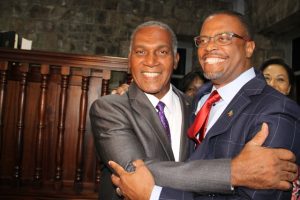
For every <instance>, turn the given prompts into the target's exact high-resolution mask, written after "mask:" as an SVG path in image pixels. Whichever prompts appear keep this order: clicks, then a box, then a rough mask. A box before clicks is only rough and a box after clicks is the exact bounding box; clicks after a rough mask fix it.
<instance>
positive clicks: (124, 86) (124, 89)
mask: <svg viewBox="0 0 300 200" xmlns="http://www.w3.org/2000/svg"><path fill="white" fill-rule="evenodd" d="M128 88H129V85H128V84H126V83H124V84H122V85H120V86H119V87H117V88H116V89H113V90H112V91H111V94H118V95H122V94H124V93H125V92H127V91H128Z"/></svg>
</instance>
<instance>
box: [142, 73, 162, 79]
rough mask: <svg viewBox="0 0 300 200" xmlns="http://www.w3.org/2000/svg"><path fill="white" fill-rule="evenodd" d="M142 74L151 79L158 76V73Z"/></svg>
mask: <svg viewBox="0 0 300 200" xmlns="http://www.w3.org/2000/svg"><path fill="white" fill-rule="evenodd" d="M143 74H144V75H145V76H146V77H151V78H153V77H156V76H158V75H159V74H160V73H158V72H143Z"/></svg>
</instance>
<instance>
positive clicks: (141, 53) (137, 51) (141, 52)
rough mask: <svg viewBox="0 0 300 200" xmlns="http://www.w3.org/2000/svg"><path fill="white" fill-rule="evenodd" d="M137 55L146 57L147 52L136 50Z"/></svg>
mask: <svg viewBox="0 0 300 200" xmlns="http://www.w3.org/2000/svg"><path fill="white" fill-rule="evenodd" d="M135 54H138V55H144V54H145V51H143V50H136V51H135Z"/></svg>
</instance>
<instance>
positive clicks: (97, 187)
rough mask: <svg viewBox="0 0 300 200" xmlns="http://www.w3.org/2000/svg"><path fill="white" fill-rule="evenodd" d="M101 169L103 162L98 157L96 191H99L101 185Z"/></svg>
mask: <svg viewBox="0 0 300 200" xmlns="http://www.w3.org/2000/svg"><path fill="white" fill-rule="evenodd" d="M101 169H102V164H101V163H100V161H99V159H98V158H97V157H96V173H95V177H96V178H95V185H94V191H95V192H99V185H100V180H101Z"/></svg>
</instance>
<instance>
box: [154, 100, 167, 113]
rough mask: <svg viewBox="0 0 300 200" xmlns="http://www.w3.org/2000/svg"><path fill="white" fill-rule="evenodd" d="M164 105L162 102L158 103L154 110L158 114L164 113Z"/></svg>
mask: <svg viewBox="0 0 300 200" xmlns="http://www.w3.org/2000/svg"><path fill="white" fill-rule="evenodd" d="M165 106H166V105H165V104H164V103H163V102H162V101H159V102H158V104H157V105H156V109H157V110H158V111H160V112H164V108H165Z"/></svg>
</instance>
